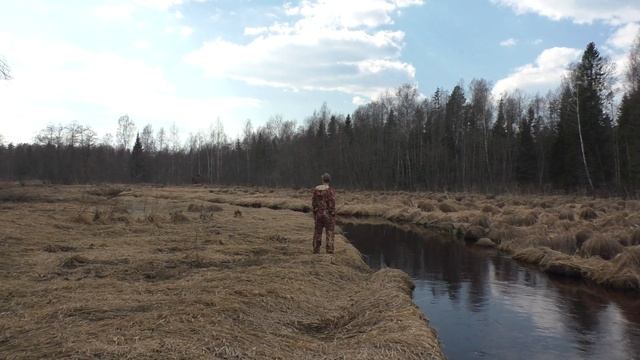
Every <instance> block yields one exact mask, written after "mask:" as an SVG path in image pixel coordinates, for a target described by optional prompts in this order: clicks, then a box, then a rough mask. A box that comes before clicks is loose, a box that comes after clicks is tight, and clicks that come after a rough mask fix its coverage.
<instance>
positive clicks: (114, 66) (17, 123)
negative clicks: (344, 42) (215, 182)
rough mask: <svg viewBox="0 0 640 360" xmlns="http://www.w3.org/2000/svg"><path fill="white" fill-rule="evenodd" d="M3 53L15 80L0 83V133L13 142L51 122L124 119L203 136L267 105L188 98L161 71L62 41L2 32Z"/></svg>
mask: <svg viewBox="0 0 640 360" xmlns="http://www.w3.org/2000/svg"><path fill="white" fill-rule="evenodd" d="M0 52H2V53H10V54H11V64H12V71H13V76H14V79H13V80H11V81H4V82H2V83H0V98H1V99H2V100H3V105H2V106H1V107H0V119H6V120H8V121H2V122H0V133H2V134H4V135H5V137H7V138H8V139H10V140H12V141H13V140H14V139H17V140H20V141H28V140H30V139H31V136H33V134H34V133H35V132H36V131H37V130H39V129H41V128H42V127H44V126H45V125H46V124H47V123H49V122H54V123H58V122H60V123H68V122H69V121H71V120H78V121H80V122H86V123H90V124H93V125H94V126H95V128H96V129H97V130H98V131H100V132H104V131H105V130H110V131H111V130H112V127H113V126H114V125H113V124H114V123H115V119H117V117H118V116H119V115H122V114H124V113H128V114H129V115H131V116H132V118H134V120H135V121H136V122H138V124H143V123H146V122H153V123H155V124H158V123H166V124H168V123H171V122H173V121H177V122H180V123H181V127H183V128H185V127H186V128H190V129H198V128H201V127H203V126H206V125H203V124H208V123H210V122H211V121H212V120H213V119H215V118H216V117H217V116H220V117H221V118H223V119H230V118H233V117H234V116H233V114H234V111H236V110H237V109H245V108H256V107H260V106H261V104H262V103H261V101H260V100H258V99H254V98H245V97H233V96H223V97H197V98H195V97H186V96H183V95H181V94H180V93H179V92H178V90H177V89H176V88H175V87H174V85H173V84H172V83H171V82H170V81H169V80H168V79H167V78H166V76H165V73H164V71H163V70H162V69H161V68H160V67H157V66H154V65H150V64H148V63H146V62H144V61H142V60H139V59H133V58H127V57H124V56H121V55H117V54H113V53H109V52H92V51H87V50H84V49H81V48H78V47H76V46H74V45H71V44H68V43H64V42H55V41H49V40H45V39H38V40H34V39H28V38H18V37H16V36H12V35H10V34H6V33H1V32H0ZM52 54H55V56H52ZM42 59H47V60H46V61H42ZM88 116H91V117H88ZM227 125H229V124H225V126H226V127H227V128H230V129H232V130H233V124H231V126H227Z"/></svg>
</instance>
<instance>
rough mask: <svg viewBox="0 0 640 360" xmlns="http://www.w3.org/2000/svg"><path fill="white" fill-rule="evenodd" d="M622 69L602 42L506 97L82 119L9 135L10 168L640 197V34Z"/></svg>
mask: <svg viewBox="0 0 640 360" xmlns="http://www.w3.org/2000/svg"><path fill="white" fill-rule="evenodd" d="M615 80H616V79H615V78H614V73H613V67H612V65H611V62H610V61H609V60H608V59H607V58H606V57H604V56H602V55H601V54H600V53H599V51H598V50H597V48H596V46H595V45H594V44H593V43H591V44H589V45H588V46H587V47H586V49H585V51H584V53H583V55H582V58H581V59H580V60H579V61H578V62H577V63H576V64H574V65H573V66H572V67H571V69H570V71H569V72H568V74H567V75H566V76H565V78H564V79H563V80H562V83H561V85H560V87H559V88H558V89H557V90H556V91H553V92H550V93H548V94H547V95H546V96H539V95H537V96H534V97H527V96H524V95H523V94H521V93H520V92H518V91H515V92H512V93H507V94H503V95H502V96H501V97H500V98H499V99H494V98H493V97H492V94H491V85H490V84H489V83H488V82H487V81H486V80H482V79H480V80H473V81H471V82H470V83H469V84H468V86H464V85H463V84H459V85H457V86H455V87H454V88H453V90H451V91H446V90H444V89H438V90H436V91H435V93H434V94H432V95H431V96H428V97H423V96H421V95H420V94H419V92H418V90H417V89H416V88H415V87H414V86H412V85H403V86H401V87H399V88H398V89H396V90H395V91H394V92H393V93H387V94H386V95H383V96H381V97H380V98H379V99H377V100H374V101H371V102H370V103H368V104H366V105H362V106H360V107H358V108H357V109H356V110H355V111H354V112H353V113H352V114H347V115H346V116H345V115H343V114H336V113H332V112H331V111H330V110H329V108H328V107H327V106H326V105H323V106H322V107H321V108H320V109H319V110H317V111H315V112H314V113H313V114H312V115H311V116H310V117H309V118H308V119H307V121H306V122H305V124H304V125H302V126H298V125H297V124H296V122H294V121H285V120H283V119H282V118H281V117H274V118H272V119H271V120H269V121H268V122H267V123H266V124H265V125H264V126H260V127H257V128H253V127H252V126H251V123H250V122H247V123H246V126H245V129H244V133H243V135H242V136H240V137H238V138H237V139H235V140H231V139H229V138H228V137H227V136H226V135H225V134H224V129H223V128H222V126H221V124H220V123H219V122H218V124H217V126H215V127H212V128H211V129H210V130H209V131H208V132H199V133H196V134H190V135H189V136H188V139H187V140H186V141H185V142H182V141H181V140H180V134H179V132H178V130H177V127H175V126H173V127H172V128H171V129H169V130H168V131H166V130H165V129H158V130H157V131H154V129H153V128H152V126H151V125H147V126H145V127H144V128H143V129H142V131H141V132H137V131H136V126H135V124H134V122H133V120H132V119H130V118H129V117H128V116H123V117H121V118H120V119H119V120H118V130H117V132H116V134H115V137H112V136H110V135H107V136H104V137H103V138H102V139H99V138H98V136H97V134H96V133H95V131H93V130H92V129H91V128H89V127H86V126H82V125H81V124H78V123H76V122H74V123H71V124H69V125H66V126H61V125H58V126H56V125H50V126H47V127H46V128H45V129H43V130H42V131H41V132H40V133H38V134H37V135H36V137H35V139H34V143H32V144H18V145H14V144H8V145H7V144H4V145H0V178H3V179H8V180H26V179H42V180H45V181H49V182H52V183H101V182H119V183H126V182H151V183H162V184H184V183H193V182H198V183H216V184H243V185H263V186H292V187H306V186H310V185H312V184H315V183H316V182H317V181H318V180H319V175H320V174H321V173H323V172H329V173H331V174H333V177H334V182H335V183H336V185H337V186H340V187H343V188H358V189H389V190H397V189H406V190H415V189H426V190H438V191H441V190H449V191H459V190H464V191H505V190H523V191H558V190H561V191H587V192H600V193H614V192H615V193H623V194H625V195H632V196H637V194H638V190H639V189H640V38H639V39H637V40H636V42H635V45H634V46H633V47H632V50H631V53H630V54H629V66H628V68H627V69H625V79H624V81H621V82H618V83H624V89H623V93H624V95H623V96H622V99H621V101H620V104H619V106H616V105H615V99H616V98H615V96H614V92H613V90H612V87H613V84H614V82H615ZM134 139H135V140H134Z"/></svg>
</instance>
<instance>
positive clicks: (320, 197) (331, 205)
mask: <svg viewBox="0 0 640 360" xmlns="http://www.w3.org/2000/svg"><path fill="white" fill-rule="evenodd" d="M311 204H312V206H313V215H318V214H326V215H329V216H336V191H335V190H334V189H333V188H331V187H329V185H318V186H316V187H315V188H314V189H313V199H312V200H311Z"/></svg>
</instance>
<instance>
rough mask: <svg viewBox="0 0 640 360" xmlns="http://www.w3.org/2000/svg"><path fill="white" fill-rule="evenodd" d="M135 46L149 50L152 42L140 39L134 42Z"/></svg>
mask: <svg viewBox="0 0 640 360" xmlns="http://www.w3.org/2000/svg"><path fill="white" fill-rule="evenodd" d="M133 46H134V47H135V48H136V49H140V50H148V49H151V43H150V42H148V41H146V40H139V41H136V42H135V43H133Z"/></svg>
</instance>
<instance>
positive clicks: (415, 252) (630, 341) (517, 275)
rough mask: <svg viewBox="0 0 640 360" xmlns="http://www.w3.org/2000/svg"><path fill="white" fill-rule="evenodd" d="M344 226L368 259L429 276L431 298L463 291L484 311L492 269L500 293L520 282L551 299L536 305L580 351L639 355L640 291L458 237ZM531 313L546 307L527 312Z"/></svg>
mask: <svg viewBox="0 0 640 360" xmlns="http://www.w3.org/2000/svg"><path fill="white" fill-rule="evenodd" d="M343 228H344V230H345V231H346V232H347V233H348V234H347V235H348V237H349V239H350V240H351V242H352V243H353V244H354V245H355V246H356V248H358V250H360V252H362V253H363V254H365V255H368V263H369V264H370V266H372V267H374V268H379V267H381V266H389V267H394V268H399V269H401V270H403V271H405V272H407V273H409V274H410V275H412V276H413V277H414V278H417V279H425V280H428V283H429V284H431V286H430V287H429V290H430V292H431V293H432V296H433V297H434V298H440V297H442V298H448V299H449V301H451V302H454V303H458V302H460V301H461V299H465V298H466V300H467V304H466V305H467V307H468V310H469V311H471V312H479V311H484V310H486V309H485V306H486V304H487V303H488V302H487V299H488V297H489V296H491V294H490V293H489V281H491V278H490V276H489V275H490V274H493V278H494V279H495V281H496V282H502V283H505V286H496V287H495V289H496V290H497V291H499V294H500V296H502V297H504V298H507V299H508V298H510V297H522V296H523V292H522V291H523V289H522V286H525V287H527V288H531V289H533V290H532V295H531V296H534V297H536V298H537V297H541V298H543V299H544V300H545V301H550V302H552V304H553V306H550V307H549V308H547V307H544V308H541V309H539V310H540V311H543V312H553V313H555V314H557V315H558V316H559V319H560V321H561V322H562V323H561V324H560V323H556V324H557V326H561V327H562V328H563V330H565V331H562V333H566V334H567V335H566V336H569V338H567V340H566V341H567V343H572V344H576V345H577V347H578V348H579V349H580V351H581V353H582V354H590V353H591V354H593V353H600V354H602V351H603V349H604V351H605V352H606V351H607V350H606V348H607V347H608V346H611V347H612V350H611V353H612V355H613V356H614V357H615V356H618V357H619V356H620V354H640V298H638V296H637V295H635V294H633V295H629V294H623V293H619V292H610V291H606V290H604V289H602V288H595V287H593V286H588V285H584V284H580V283H576V282H575V281H573V280H562V279H558V278H555V277H548V276H547V275H546V274H544V273H541V272H540V271H538V270H536V269H534V268H530V267H527V266H522V265H520V264H518V263H517V262H514V261H513V260H512V259H510V258H508V257H505V256H500V255H495V254H493V253H491V252H486V251H484V250H479V249H476V248H465V245H464V243H463V242H461V241H456V240H452V239H447V238H443V237H440V236H438V235H436V234H432V233H429V232H422V231H415V232H414V231H405V230H403V229H400V228H397V227H392V226H387V225H357V226H353V225H345V226H343ZM513 284H517V286H513ZM539 291H541V292H544V294H541V293H540V292H539ZM463 292H464V293H463ZM516 292H518V293H516ZM550 304H551V303H550ZM613 305H615V306H614V307H612V308H611V309H610V311H616V312H618V311H619V314H620V315H621V316H620V317H621V318H624V320H626V321H620V320H618V318H617V317H616V316H614V315H612V314H614V313H611V312H610V311H606V309H608V308H609V307H610V306H613ZM530 315H531V316H533V317H535V316H538V315H540V316H544V315H546V314H536V313H535V311H532V312H530ZM612 334H613V335H614V336H615V334H624V339H619V340H617V339H613V340H612ZM570 339H573V340H570ZM611 341H617V343H615V344H612V343H611ZM633 356H635V355H632V356H631V357H633Z"/></svg>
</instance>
